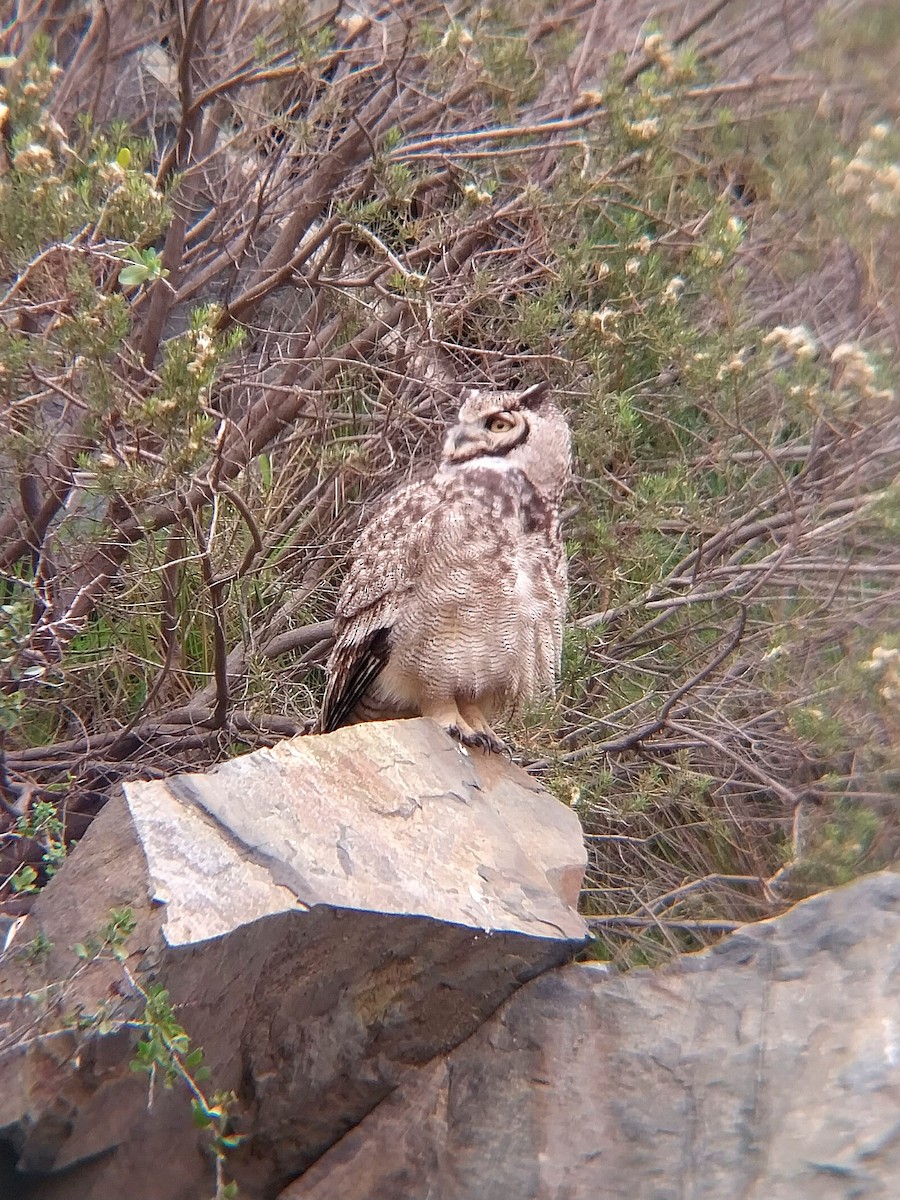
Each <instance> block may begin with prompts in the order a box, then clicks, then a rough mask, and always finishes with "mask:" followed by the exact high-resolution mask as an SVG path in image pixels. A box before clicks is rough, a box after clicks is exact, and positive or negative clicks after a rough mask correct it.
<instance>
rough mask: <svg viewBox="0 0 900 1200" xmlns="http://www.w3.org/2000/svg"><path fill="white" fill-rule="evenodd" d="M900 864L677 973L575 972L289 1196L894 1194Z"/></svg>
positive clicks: (450, 1063) (468, 1049)
mask: <svg viewBox="0 0 900 1200" xmlns="http://www.w3.org/2000/svg"><path fill="white" fill-rule="evenodd" d="M898 1079H900V875H896V874H887V873H884V874H879V875H872V876H869V877H867V878H865V879H862V880H860V881H859V882H857V883H855V884H853V885H851V886H848V887H845V888H841V889H839V890H836V891H833V892H828V893H824V894H822V895H819V896H815V897H813V898H812V899H810V900H806V901H804V902H803V903H801V904H798V905H797V906H796V907H795V908H793V909H792V910H790V911H789V912H788V913H787V914H785V915H784V916H782V917H779V918H777V919H774V920H770V921H764V922H761V923H759V924H756V925H752V926H747V927H745V928H744V929H742V930H740V931H739V932H737V933H735V934H733V935H731V936H730V937H728V938H726V939H725V940H723V941H722V942H720V943H719V944H717V945H716V946H714V947H713V948H712V949H710V950H707V951H705V952H703V953H698V954H692V955H687V956H685V957H683V958H680V959H678V960H676V961H675V962H673V963H672V964H671V965H669V966H667V967H665V968H664V969H661V970H655V971H648V970H636V971H632V972H630V973H629V974H626V975H617V974H614V973H612V972H611V971H610V970H608V969H607V968H606V967H603V966H596V965H595V966H591V965H570V966H567V967H562V968H560V969H559V970H555V971H551V972H549V973H547V974H545V975H543V976H542V977H541V978H540V979H535V980H534V981H532V982H531V983H529V984H527V985H526V986H525V987H523V988H522V989H521V990H520V991H518V992H517V993H516V994H515V995H514V996H513V997H512V998H511V999H510V1000H508V1001H507V1002H506V1004H505V1005H504V1006H503V1007H502V1008H501V1009H500V1010H499V1011H498V1012H497V1013H496V1014H495V1015H494V1016H493V1017H492V1018H490V1020H488V1021H487V1022H486V1023H485V1024H484V1026H483V1027H482V1028H481V1029H480V1030H479V1032H478V1033H477V1034H476V1035H475V1036H474V1037H473V1038H470V1039H469V1040H468V1041H467V1042H466V1043H465V1044H463V1045H461V1046H459V1047H457V1049H455V1050H454V1051H452V1052H451V1053H450V1054H448V1055H446V1056H445V1057H443V1058H441V1059H438V1060H436V1061H435V1062H433V1063H431V1064H429V1065H428V1066H426V1067H425V1068H422V1069H420V1070H416V1071H414V1072H411V1073H410V1075H409V1076H408V1077H407V1079H406V1081H405V1082H404V1083H403V1085H402V1086H401V1087H400V1088H398V1089H397V1090H396V1091H395V1092H394V1093H393V1094H392V1095H391V1096H390V1097H389V1098H388V1099H386V1100H385V1101H384V1102H383V1103H382V1104H381V1105H379V1107H378V1108H377V1109H375V1111H374V1112H372V1113H371V1114H370V1115H369V1116H368V1117H367V1118H366V1119H365V1120H364V1121H363V1122H362V1124H361V1125H360V1126H359V1127H358V1128H356V1129H354V1130H352V1131H351V1132H350V1133H348V1134H347V1135H346V1137H345V1138H344V1139H343V1140H342V1141H341V1142H339V1143H338V1145H337V1146H335V1147H334V1148H333V1149H332V1150H330V1151H329V1152H328V1153H327V1154H326V1155H325V1156H324V1157H323V1158H322V1159H321V1160H320V1161H319V1162H318V1163H316V1165H315V1166H314V1167H312V1168H311V1170H309V1171H308V1172H306V1174H304V1175H303V1176H302V1178H300V1179H299V1180H297V1181H296V1182H295V1183H294V1184H292V1185H291V1186H289V1187H288V1188H287V1189H286V1190H285V1191H284V1192H283V1193H282V1196H281V1198H280V1200H336V1198H337V1197H340V1200H388V1198H389V1200H422V1198H423V1197H425V1196H435V1197H440V1200H513V1198H514V1200H538V1198H540V1200H550V1198H558V1200H562V1198H563V1197H564V1198H565V1200H601V1198H602V1200H680V1198H682V1197H690V1198H691V1200H702V1198H708V1200H722V1197H726V1196H741V1197H744V1200H850V1198H851V1197H854V1198H859V1200H894V1198H895V1197H896V1196H898V1195H900V1088H898Z"/></svg>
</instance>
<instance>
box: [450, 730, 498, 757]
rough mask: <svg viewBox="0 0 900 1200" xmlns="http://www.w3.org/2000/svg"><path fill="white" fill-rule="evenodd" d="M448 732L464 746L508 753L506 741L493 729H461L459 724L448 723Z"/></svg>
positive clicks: (486, 751)
mask: <svg viewBox="0 0 900 1200" xmlns="http://www.w3.org/2000/svg"><path fill="white" fill-rule="evenodd" d="M447 732H448V733H449V734H450V736H451V737H452V738H453V739H454V740H455V741H457V742H459V743H460V744H461V745H463V746H471V747H473V748H474V749H476V750H484V752H485V753H486V754H508V753H509V751H508V750H507V748H506V746H505V745H504V743H503V742H502V741H501V740H500V738H498V737H497V735H496V733H494V731H493V730H482V729H469V728H468V726H466V730H465V731H464V730H462V729H460V727H459V726H458V725H448V726H447Z"/></svg>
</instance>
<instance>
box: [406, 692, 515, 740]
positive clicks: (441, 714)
mask: <svg viewBox="0 0 900 1200" xmlns="http://www.w3.org/2000/svg"><path fill="white" fill-rule="evenodd" d="M421 711H422V716H423V717H429V718H430V719H431V720H432V721H436V722H437V723H438V725H441V726H443V728H444V729H446V731H447V732H448V733H449V734H450V736H451V737H452V738H455V740H456V741H458V742H460V743H461V744H462V745H463V746H473V747H476V748H477V749H479V750H487V751H491V750H493V751H494V752H496V753H500V752H502V751H503V750H505V746H504V745H503V743H502V742H501V741H500V739H499V738H498V737H497V735H496V734H495V733H494V731H493V730H492V729H491V728H490V726H489V725H488V724H487V722H486V721H485V719H484V717H483V716H482V715H481V713H480V712H479V711H478V709H476V708H475V707H474V705H468V704H466V705H462V704H456V703H455V702H454V701H453V700H440V701H430V702H429V701H425V702H424V703H422V705H421ZM464 711H465V714H466V715H465V716H464V715H463V713H464ZM470 714H471V715H472V716H473V717H476V719H477V721H478V725H475V726H473V725H471V724H470V723H469V721H468V720H467V717H468V716H469V715H470Z"/></svg>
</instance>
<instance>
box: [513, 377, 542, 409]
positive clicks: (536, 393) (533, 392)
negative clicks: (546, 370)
mask: <svg viewBox="0 0 900 1200" xmlns="http://www.w3.org/2000/svg"><path fill="white" fill-rule="evenodd" d="M549 391H550V384H549V383H548V382H547V380H546V379H542V380H541V382H540V383H533V384H532V385H531V387H530V388H526V389H525V391H524V392H519V394H518V396H517V400H518V401H519V407H520V408H537V406H538V405H539V404H540V402H541V401H542V400H544V399H545V398H546V396H547V393H548V392H549Z"/></svg>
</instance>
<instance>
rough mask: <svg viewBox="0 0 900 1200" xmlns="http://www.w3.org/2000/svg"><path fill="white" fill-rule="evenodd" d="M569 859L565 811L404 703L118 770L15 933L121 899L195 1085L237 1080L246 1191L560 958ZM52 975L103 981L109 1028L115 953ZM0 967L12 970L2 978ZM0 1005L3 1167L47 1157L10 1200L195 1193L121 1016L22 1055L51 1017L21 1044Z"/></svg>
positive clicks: (325, 1140) (55, 938)
mask: <svg viewBox="0 0 900 1200" xmlns="http://www.w3.org/2000/svg"><path fill="white" fill-rule="evenodd" d="M111 847H113V850H112V852H111V850H110V848H111ZM117 861H118V862H121V863H122V865H123V868H125V867H126V866H127V872H128V874H127V879H125V880H123V879H122V878H120V877H118V876H117V872H116V863H117ZM92 864H97V868H98V869H97V870H96V871H95V872H93V873H92V870H91V866H92ZM584 865H585V851H584V847H583V841H582V836H581V829H580V826H579V823H578V820H577V818H576V817H575V815H574V813H572V812H571V811H570V810H569V809H567V808H565V807H564V806H563V805H561V804H560V803H559V802H558V801H556V800H555V799H554V798H553V797H552V796H550V795H549V794H547V793H546V792H544V791H542V790H541V789H540V788H539V787H537V785H536V784H535V783H534V781H533V780H531V779H530V778H529V777H528V776H527V775H526V774H525V773H524V772H522V771H520V770H518V769H517V768H515V767H513V766H511V765H510V764H509V763H508V762H506V761H505V760H503V759H499V758H497V757H488V756H485V755H482V754H480V753H472V754H469V753H467V752H465V751H463V750H461V749H460V747H458V746H457V745H456V744H455V743H454V742H452V741H451V740H450V739H449V738H448V737H447V736H446V735H445V734H444V733H443V731H442V730H440V729H439V728H438V727H437V726H436V725H434V724H433V723H431V722H429V721H394V722H385V723H383V724H370V725H365V726H357V727H353V728H350V729H346V730H341V731H339V732H338V733H335V734H331V735H328V736H324V737H308V738H298V739H294V740H293V741H290V742H284V743H281V744H280V745H278V746H277V747H275V748H274V749H272V750H263V751H258V752H256V753H254V754H249V755H246V756H244V757H242V758H238V759H235V760H233V761H232V762H229V763H226V764H224V765H223V766H221V767H219V768H217V769H215V770H214V771H211V772H209V773H208V774H203V775H200V774H190V775H182V776H177V777H174V778H172V779H169V780H165V781H153V782H148V783H132V784H128V785H127V786H126V787H125V789H124V797H123V799H120V800H119V801H116V802H112V803H111V804H110V805H108V806H107V808H106V809H104V811H103V812H102V813H101V814H100V816H99V818H98V819H97V821H96V822H95V825H94V828H93V829H92V830H91V831H90V832H89V834H88V835H87V836H86V837H85V839H84V840H83V842H82V843H81V845H80V846H79V848H78V849H77V850H76V852H75V854H74V855H73V857H72V860H71V862H70V863H67V864H66V866H64V868H63V869H62V870H61V871H60V873H59V875H58V876H57V877H56V878H55V879H54V880H53V882H52V883H51V884H50V886H49V887H48V888H47V889H46V890H45V892H44V893H43V894H42V896H41V897H40V898H39V900H38V902H37V904H36V906H35V910H34V912H33V914H32V916H31V917H30V918H29V921H28V922H27V923H26V926H25V927H24V928H23V930H22V933H21V938H22V941H23V942H24V941H26V940H28V939H31V938H33V937H34V936H35V934H36V933H37V932H38V930H40V931H41V932H42V933H43V934H44V936H45V937H46V938H48V939H49V940H50V941H51V942H53V943H54V944H55V945H56V946H59V945H61V944H62V940H63V938H66V939H69V938H71V939H72V941H71V942H68V945H72V943H73V942H74V941H76V940H77V941H85V940H86V938H87V937H88V935H89V934H90V933H91V932H92V930H91V929H83V930H79V931H78V932H77V933H76V934H75V936H74V937H73V936H72V934H73V922H72V914H73V913H82V914H84V913H85V912H88V911H89V912H90V913H92V914H93V918H92V919H93V920H94V921H95V924H97V923H102V921H100V914H102V913H103V912H104V911H105V912H108V908H109V907H111V906H113V905H115V906H119V907H121V906H122V905H123V904H129V905H131V906H132V907H134V908H135V910H136V912H137V913H138V914H139V916H140V920H139V926H138V929H137V930H136V932H135V935H134V939H133V941H135V942H136V943H137V944H138V945H139V947H140V953H139V954H137V955H133V956H132V960H129V963H128V966H129V969H130V970H131V971H132V972H133V973H134V974H135V976H136V977H137V978H139V979H140V980H141V981H142V983H143V984H144V985H145V986H146V984H148V983H150V982H154V981H159V982H161V983H162V984H163V985H164V986H165V987H166V989H167V990H168V992H169V996H170V1000H171V1002H172V1004H173V1007H174V1008H175V1011H176V1013H177V1015H178V1020H179V1021H180V1022H181V1023H182V1024H183V1025H184V1027H185V1028H186V1029H187V1031H188V1032H189V1034H190V1035H191V1037H192V1039H193V1041H194V1043H195V1044H197V1045H199V1046H201V1047H202V1048H203V1050H204V1053H205V1061H206V1063H207V1064H208V1066H209V1068H210V1071H211V1083H210V1086H211V1087H214V1088H215V1089H221V1090H233V1091H234V1092H236V1093H237V1095H238V1098H239V1127H240V1128H241V1130H242V1131H243V1132H246V1133H247V1134H249V1137H248V1140H247V1142H246V1143H245V1144H244V1145H243V1146H242V1147H241V1148H240V1149H239V1150H238V1151H236V1152H234V1153H233V1154H232V1155H230V1156H229V1167H230V1169H231V1170H232V1172H233V1174H234V1176H235V1178H236V1179H237V1181H238V1183H239V1184H240V1186H241V1188H242V1191H243V1193H244V1194H246V1195H248V1196H250V1197H267V1196H272V1195H274V1194H275V1193H276V1192H277V1191H278V1190H279V1189H280V1188H281V1187H282V1186H283V1185H284V1184H285V1183H286V1182H288V1181H289V1180H290V1179H292V1178H293V1177H294V1176H296V1175H297V1174H298V1173H299V1172H300V1171H302V1170H304V1169H305V1168H306V1167H307V1166H308V1165H309V1164H310V1163H312V1162H313V1161H314V1160H315V1159H316V1158H317V1157H318V1156H319V1155H321V1154H322V1153H323V1152H324V1151H325V1150H326V1149H327V1148H328V1147H329V1146H331V1145H332V1144H333V1143H334V1142H335V1141H337V1140H338V1138H340V1137H341V1136H342V1135H343V1134H344V1133H345V1132H346V1131H347V1130H348V1129H350V1128H352V1127H353V1126H354V1125H356V1124H357V1123H358V1122H359V1121H360V1120H361V1119H362V1117H364V1116H365V1114H366V1113H367V1112H369V1111H370V1110H371V1109H372V1108H373V1107H374V1106H375V1105H376V1104H378V1103H379V1101H381V1100H382V1099H383V1098H384V1097H385V1096H386V1095H388V1094H389V1093H390V1091H391V1090H392V1089H393V1088H394V1087H396V1085H397V1083H398V1081H399V1080H400V1078H401V1077H403V1076H404V1075H405V1073H406V1072H407V1071H408V1070H409V1068H410V1067H411V1066H418V1065H420V1064H422V1063H425V1062H427V1061H429V1060H430V1059H432V1058H433V1057H434V1056H435V1055H437V1054H440V1053H443V1052H446V1051H448V1050H450V1049H451V1048H452V1047H454V1046H456V1045H458V1044H459V1043H460V1042H461V1041H464V1040H465V1039H466V1038H467V1037H469V1036H470V1035H471V1034H472V1033H473V1032H474V1031H475V1030H476V1029H477V1028H478V1027H479V1025H480V1024H481V1023H482V1022H483V1021H484V1020H485V1019H486V1018H487V1017H488V1016H489V1015H490V1014H491V1013H492V1012H493V1011H494V1010H495V1009H496V1008H497V1007H498V1006H499V1005H500V1004H501V1003H502V1002H503V1001H504V1000H505V999H506V998H507V997H508V996H509V995H510V994H511V993H512V992H513V991H515V990H516V989H517V988H518V987H520V986H521V985H522V984H523V983H525V982H526V981H528V980H530V979H532V978H534V976H535V975H538V974H540V973H541V972H542V971H545V970H547V969H549V968H552V967H555V966H557V965H559V964H560V963H562V962H565V961H568V960H569V959H571V958H572V956H573V955H574V954H575V953H576V952H577V951H578V949H580V948H581V947H582V946H583V945H584V943H585V940H586V936H587V931H586V929H585V926H584V924H583V922H582V920H581V918H580V917H579V916H578V914H577V913H576V912H575V910H574V908H573V904H574V902H575V900H576V898H577V893H578V888H579V886H580V883H581V877H582V873H583V870H584ZM14 946H15V943H14ZM129 948H131V947H129ZM70 957H71V954H70ZM135 959H136V961H133V960H135ZM101 966H102V969H101ZM67 970H68V971H69V972H72V971H74V972H75V976H74V981H73V986H75V987H76V990H77V1007H78V1008H80V1009H81V1011H82V1012H84V1011H85V1010H87V1011H91V1010H93V1009H94V1008H96V1007H99V1005H100V1004H106V1005H107V1008H109V1005H110V999H109V997H110V989H111V988H113V989H115V988H116V987H118V988H119V994H121V995H122V1000H121V1004H120V1005H119V1006H118V1009H116V1010H115V1012H114V1013H113V1014H111V1024H112V1026H114V1025H115V1020H114V1019H113V1018H114V1016H116V1015H118V1016H120V1017H126V1018H127V1017H134V1016H135V1015H136V1014H138V1013H139V1011H140V1005H136V1003H135V997H134V994H133V992H132V993H131V995H130V996H129V989H128V987H127V981H126V980H125V979H124V976H123V975H122V976H120V978H118V979H116V978H115V972H116V970H117V966H116V964H115V962H112V963H110V962H108V961H107V962H106V963H104V964H90V965H89V967H88V968H87V969H85V965H84V964H83V963H79V961H78V960H77V959H76V960H74V964H70V965H68V966H67V963H66V956H65V954H64V953H63V954H61V953H60V952H59V950H58V949H57V950H54V951H53V952H52V954H50V955H49V957H48V958H47V959H46V961H44V962H43V964H42V967H41V971H42V973H43V978H44V979H50V980H52V979H54V978H56V979H59V977H60V976H61V975H63V974H64V972H66V971H67ZM19 974H20V976H21V979H20V981H19V984H18V986H19V988H20V990H21V992H22V993H25V992H31V991H33V990H34V986H35V973H34V969H33V967H32V969H31V970H30V972H27V971H26V969H25V967H24V966H22V967H20V968H19ZM0 975H2V972H0ZM13 976H15V971H14V972H13ZM92 980H93V981H95V982H94V984H92V982H91V981H92ZM0 982H2V983H3V985H4V987H5V989H6V990H7V994H9V992H10V991H14V990H15V986H16V985H15V979H14V978H12V977H9V976H8V977H7V978H3V979H2V980H0ZM68 986H69V984H68V983H67V984H66V987H68ZM92 987H93V989H94V991H93V993H92ZM72 994H73V995H74V993H72ZM114 994H115V992H114ZM20 1007H21V1006H20ZM113 1007H114V1009H115V1005H114V1006H113ZM25 1008H26V1009H27V1008H28V1004H27V1003H26V1004H25ZM33 1015H34V1014H32V1016H33ZM5 1016H6V1025H7V1033H8V1036H9V1044H10V1047H11V1049H10V1052H9V1057H8V1058H7V1061H6V1066H5V1067H4V1064H3V1062H2V1060H0V1075H2V1073H3V1072H4V1070H9V1071H11V1073H12V1076H13V1077H14V1078H15V1081H16V1082H15V1086H12V1087H10V1089H9V1092H8V1098H9V1101H8V1103H7V1104H6V1105H5V1106H4V1109H3V1115H2V1125H3V1128H0V1136H2V1135H4V1134H5V1136H6V1137H7V1139H8V1142H9V1144H10V1145H11V1146H12V1147H13V1148H14V1150H15V1154H16V1156H17V1159H18V1163H19V1168H20V1169H25V1170H32V1171H38V1172H41V1173H50V1174H49V1175H48V1176H47V1177H46V1178H44V1179H42V1180H40V1181H36V1182H35V1183H34V1184H33V1185H32V1190H31V1191H30V1193H29V1195H31V1196H33V1197H35V1198H37V1197H41V1198H42V1200H50V1198H51V1197H52V1198H56V1197H59V1198H62V1197H65V1200H88V1198H90V1200H94V1198H96V1200H106V1198H107V1197H109V1196H112V1195H127V1196H128V1197H129V1200H144V1198H145V1197H146V1200H151V1198H152V1200H197V1197H199V1196H203V1195H206V1194H207V1192H208V1191H209V1189H210V1181H211V1166H210V1162H209V1159H208V1156H207V1155H206V1154H205V1153H204V1150H203V1135H201V1134H199V1133H198V1132H197V1130H196V1129H195V1128H194V1127H193V1125H192V1123H191V1120H190V1114H189V1112H188V1110H187V1103H188V1097H187V1095H186V1094H184V1093H185V1089H183V1088H176V1089H174V1090H173V1091H172V1092H165V1091H164V1089H162V1088H160V1087H157V1089H156V1092H155V1096H154V1103H153V1106H152V1108H151V1109H149V1110H148V1106H147V1086H146V1077H143V1078H136V1077H135V1076H134V1074H133V1073H132V1072H130V1071H129V1069H128V1068H129V1059H130V1057H131V1055H132V1053H133V1043H134V1040H135V1037H136V1035H134V1036H132V1037H131V1038H130V1039H129V1037H128V1036H124V1037H123V1036H119V1040H118V1042H114V1041H112V1040H110V1039H111V1038H113V1037H114V1033H109V1034H103V1035H101V1034H98V1033H91V1034H88V1035H85V1036H86V1037H87V1039H88V1041H90V1046H87V1045H85V1044H82V1043H79V1041H78V1039H77V1038H75V1037H74V1035H73V1034H72V1033H67V1034H66V1035H65V1039H67V1040H65V1043H64V1049H65V1053H64V1055H63V1058H64V1060H65V1061H64V1065H63V1064H61V1063H60V1062H58V1061H57V1060H56V1059H54V1058H52V1056H48V1055H47V1053H46V1052H45V1051H46V1046H47V1045H49V1044H50V1041H49V1039H50V1038H56V1039H57V1042H56V1043H54V1044H59V1043H58V1039H59V1037H60V1036H61V1035H60V1034H59V1033H57V1032H55V1031H53V1030H52V1019H53V1014H52V1013H50V1014H48V1013H47V1012H44V1011H42V1013H41V1022H42V1029H43V1031H44V1036H43V1038H37V1039H35V1038H32V1039H31V1040H30V1041H29V1043H28V1046H27V1048H26V1046H25V1041H24V1038H23V1039H20V1040H19V1041H18V1042H17V1038H16V1034H15V1027H16V1024H17V1022H18V1023H20V1024H22V1025H23V1028H24V1025H25V1024H27V1020H28V1013H27V1012H24V1011H23V1012H20V1011H19V1010H18V1008H16V1007H15V1006H10V1007H8V1008H7V1010H6V1013H5ZM3 1017H4V1013H3V1012H0V1022H2V1020H3ZM104 1039H106V1040H104ZM101 1044H102V1052H101V1051H100V1050H98V1046H100V1045H101ZM98 1054H99V1055H100V1058H101V1059H102V1061H103V1064H104V1065H103V1070H102V1071H98V1070H97V1069H96V1065H95V1064H96V1060H97V1056H98ZM57 1057H58V1056H57ZM82 1061H84V1062H85V1063H90V1064H91V1073H90V1074H89V1075H86V1074H85V1072H84V1071H81V1069H80V1067H79V1066H78V1064H79V1063H81V1062H82ZM73 1063H74V1064H75V1065H74V1066H73ZM50 1109H52V1119H48V1111H49V1110H50ZM13 1110H15V1111H13ZM92 1156H96V1157H93V1158H92V1161H87V1160H88V1159H89V1158H91V1157H92ZM63 1168H66V1169H67V1173H66V1174H65V1175H64V1176H58V1175H56V1176H55V1175H53V1172H58V1171H60V1170H61V1169H63Z"/></svg>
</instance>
